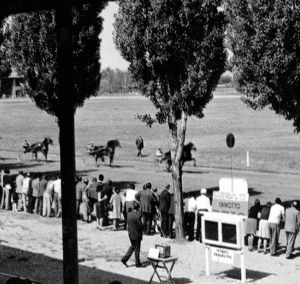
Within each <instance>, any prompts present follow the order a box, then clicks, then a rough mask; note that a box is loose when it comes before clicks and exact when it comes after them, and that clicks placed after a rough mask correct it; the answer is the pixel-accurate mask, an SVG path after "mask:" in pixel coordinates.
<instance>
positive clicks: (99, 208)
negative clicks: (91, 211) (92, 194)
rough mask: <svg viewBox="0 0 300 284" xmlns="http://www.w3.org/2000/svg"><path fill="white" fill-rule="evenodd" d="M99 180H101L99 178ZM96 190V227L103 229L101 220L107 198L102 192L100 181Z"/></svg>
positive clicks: (103, 215) (102, 219)
mask: <svg viewBox="0 0 300 284" xmlns="http://www.w3.org/2000/svg"><path fill="white" fill-rule="evenodd" d="M100 181H101V180H100ZM97 192H98V200H97V203H96V218H97V225H96V228H97V229H99V230H100V231H102V230H103V221H104V217H105V214H106V208H105V207H106V206H105V204H106V202H107V201H106V200H107V195H106V193H105V192H104V187H103V184H102V181H101V183H98V186H97Z"/></svg>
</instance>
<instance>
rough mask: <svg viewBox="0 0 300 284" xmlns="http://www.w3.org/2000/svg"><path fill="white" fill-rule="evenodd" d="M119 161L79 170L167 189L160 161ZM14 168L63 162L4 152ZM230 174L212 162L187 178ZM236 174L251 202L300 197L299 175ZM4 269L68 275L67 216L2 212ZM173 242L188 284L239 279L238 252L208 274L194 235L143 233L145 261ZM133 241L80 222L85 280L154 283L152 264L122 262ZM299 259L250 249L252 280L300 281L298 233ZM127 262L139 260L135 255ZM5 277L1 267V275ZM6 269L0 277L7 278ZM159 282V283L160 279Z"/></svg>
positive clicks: (262, 283)
mask: <svg viewBox="0 0 300 284" xmlns="http://www.w3.org/2000/svg"><path fill="white" fill-rule="evenodd" d="M115 164H116V166H115V167H114V168H109V167H107V166H101V167H99V168H95V167H94V166H93V165H86V164H84V165H82V163H80V162H78V165H77V171H78V173H81V174H83V175H87V176H89V177H92V176H98V174H100V173H102V174H104V176H105V180H107V179H111V180H113V181H114V182H116V183H117V184H118V185H119V186H120V187H122V186H127V184H128V183H129V182H135V183H136V185H137V188H138V189H140V188H141V186H142V185H143V184H144V183H145V182H147V181H151V182H152V183H153V185H155V186H158V188H159V189H161V187H162V185H163V184H164V182H165V181H169V182H171V175H170V173H167V172H165V171H164V170H163V169H162V168H160V169H157V168H155V167H154V164H150V163H145V162H143V160H141V161H138V162H130V161H118V160H116V162H115ZM3 166H4V167H5V166H6V167H9V168H10V169H11V170H12V173H13V174H15V173H17V171H18V170H19V169H23V170H24V171H58V170H59V161H54V162H52V163H49V164H47V165H46V164H43V163H41V164H35V163H33V162H32V163H29V164H26V165H24V164H18V163H17V161H16V160H15V159H6V160H4V161H3V163H2V167H3ZM224 176H230V170H226V169H225V170H223V169H208V168H199V167H196V168H194V167H189V166H186V167H185V168H184V176H183V184H184V189H185V190H186V191H189V190H200V188H201V187H206V188H208V189H209V192H212V190H214V189H216V188H217V187H218V181H219V179H220V178H221V177H224ZM234 176H235V177H240V178H245V179H246V180H247V182H248V186H249V189H250V195H251V197H250V202H253V200H254V198H259V199H261V201H262V203H265V202H267V201H269V200H270V201H274V199H275V197H276V196H279V197H281V198H282V200H283V201H287V200H291V199H299V191H298V187H299V184H300V177H299V176H296V175H280V174H267V173H255V172H234ZM0 215H1V219H0V220H1V221H0V222H1V223H0V226H1V228H0V241H1V246H0V249H1V254H0V258H1V269H0V272H1V273H5V274H13V275H20V276H24V277H29V278H31V279H34V280H36V281H39V282H41V283H44V284H46V283H58V284H59V283H63V282H62V277H63V276H62V275H63V274H62V255H63V254H62V229H61V219H57V218H42V217H40V216H36V215H30V214H25V213H15V212H11V211H0ZM159 243H168V244H170V246H171V254H172V255H176V256H178V257H179V259H178V263H177V264H176V266H175V268H174V271H173V276H174V278H175V282H176V283H177V284H178V283H179V284H188V283H208V284H210V283H221V284H222V283H240V269H239V267H240V259H239V257H238V256H237V255H236V257H235V260H234V264H233V266H231V265H227V264H222V263H215V262H212V263H211V265H210V268H211V276H206V270H205V254H204V245H203V244H200V243H198V242H196V241H194V242H186V243H177V242H176V241H174V240H171V239H162V238H161V237H160V236H159V235H155V236H145V237H144V240H143V242H142V257H141V258H142V260H143V261H146V260H147V254H148V251H149V248H150V247H154V246H155V244H159ZM280 243H281V245H283V246H284V245H285V233H284V231H281V235H280ZM128 245H129V240H128V235H127V232H126V231H117V232H113V231H110V230H107V231H103V232H100V231H98V230H96V229H95V222H93V223H91V224H86V223H83V222H78V248H79V275H80V284H93V283H97V284H98V283H100V284H107V283H109V282H110V281H112V280H119V281H121V282H122V283H123V284H125V283H126V284H127V283H128V284H135V283H137V284H138V283H139V284H143V283H148V281H149V279H150V276H151V274H152V271H153V270H152V267H151V266H149V265H148V266H147V267H145V268H140V269H137V268H135V267H134V266H132V267H129V268H126V267H125V266H123V265H122V263H121V262H120V258H121V257H122V255H123V254H124V253H125V251H126V250H127V248H128ZM295 247H296V251H295V253H296V254H297V256H298V257H297V258H295V259H292V260H286V259H285V255H284V253H283V252H282V254H280V255H279V256H278V257H271V256H270V255H262V254H258V253H257V252H256V251H255V252H252V253H251V252H249V251H248V250H247V249H245V262H246V268H247V282H249V283H259V284H268V283H289V284H296V283H299V275H300V273H299V269H300V268H299V267H300V265H299V264H300V237H298V239H297V241H296V246H295ZM129 264H132V265H133V264H134V262H133V259H131V260H130V263H129ZM0 276H1V274H0ZM6 280H7V276H3V275H2V276H1V277H0V283H5V281H6ZM156 283H157V282H156Z"/></svg>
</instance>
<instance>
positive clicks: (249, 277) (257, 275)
mask: <svg viewBox="0 0 300 284" xmlns="http://www.w3.org/2000/svg"><path fill="white" fill-rule="evenodd" d="M271 275H275V274H272V273H266V272H261V271H256V270H250V269H247V270H246V281H247V283H250V282H255V281H258V280H261V279H263V278H266V277H269V276H271ZM216 276H218V277H220V278H222V279H224V278H229V279H234V280H241V278H242V275H241V269H240V268H238V267H235V268H232V269H230V270H226V271H222V272H220V273H218V274H216Z"/></svg>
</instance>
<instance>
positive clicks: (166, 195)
mask: <svg viewBox="0 0 300 284" xmlns="http://www.w3.org/2000/svg"><path fill="white" fill-rule="evenodd" d="M169 190H170V184H169V183H168V182H166V183H165V188H164V189H163V190H162V192H161V194H160V196H159V211H160V214H161V230H162V237H165V238H167V237H169V234H170V233H171V232H169V209H170V205H171V194H170V192H169Z"/></svg>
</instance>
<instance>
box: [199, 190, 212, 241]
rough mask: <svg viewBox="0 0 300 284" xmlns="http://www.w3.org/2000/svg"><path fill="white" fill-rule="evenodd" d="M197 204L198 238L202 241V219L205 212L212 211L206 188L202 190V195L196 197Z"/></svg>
mask: <svg viewBox="0 0 300 284" xmlns="http://www.w3.org/2000/svg"><path fill="white" fill-rule="evenodd" d="M196 204H197V229H196V240H197V241H200V243H201V242H202V234H201V219H202V216H203V214H204V212H208V211H210V200H209V198H208V197H207V190H206V188H202V189H201V190H200V196H198V197H197V199H196Z"/></svg>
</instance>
